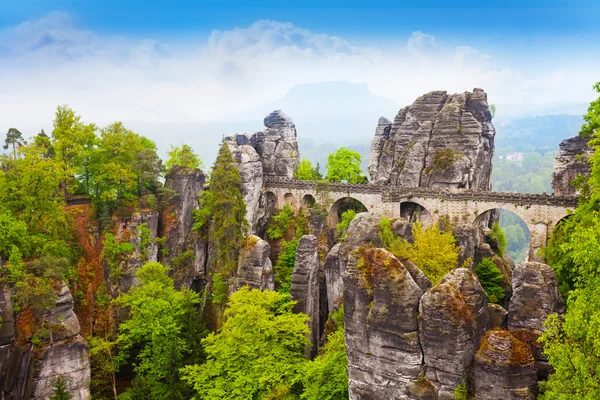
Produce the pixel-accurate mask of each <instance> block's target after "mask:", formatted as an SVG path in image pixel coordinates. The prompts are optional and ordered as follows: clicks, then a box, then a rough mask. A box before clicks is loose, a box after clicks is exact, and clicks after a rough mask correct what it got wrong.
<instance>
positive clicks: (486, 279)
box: [475, 258, 505, 304]
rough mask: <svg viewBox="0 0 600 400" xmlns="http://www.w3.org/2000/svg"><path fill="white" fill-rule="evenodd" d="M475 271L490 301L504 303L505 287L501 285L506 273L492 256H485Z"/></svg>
mask: <svg viewBox="0 0 600 400" xmlns="http://www.w3.org/2000/svg"><path fill="white" fill-rule="evenodd" d="M475 273H476V274H477V277H478V278H479V282H480V283H481V286H482V287H483V290H484V291H485V294H486V296H487V299H488V302H490V303H496V304H502V303H503V302H504V296H505V292H504V288H503V287H502V286H501V283H502V281H503V280H504V275H502V272H500V270H499V269H498V267H497V266H496V264H495V263H494V261H493V260H492V259H491V258H484V259H483V260H481V262H480V263H479V264H477V266H476V267H475Z"/></svg>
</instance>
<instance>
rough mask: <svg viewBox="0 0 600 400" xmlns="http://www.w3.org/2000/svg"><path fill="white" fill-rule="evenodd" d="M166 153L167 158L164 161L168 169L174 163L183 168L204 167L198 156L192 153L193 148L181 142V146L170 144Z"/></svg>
mask: <svg viewBox="0 0 600 400" xmlns="http://www.w3.org/2000/svg"><path fill="white" fill-rule="evenodd" d="M168 154H169V159H168V160H167V162H166V163H165V165H166V166H167V170H168V171H170V170H171V168H173V167H174V166H175V165H179V166H181V167H185V168H199V169H203V168H204V166H203V165H202V161H201V160H200V157H199V156H198V155H197V154H196V153H194V150H193V149H192V148H191V147H190V146H189V145H187V144H182V145H181V146H173V145H171V150H170V151H169V153H168Z"/></svg>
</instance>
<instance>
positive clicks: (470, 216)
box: [263, 177, 578, 260]
mask: <svg viewBox="0 0 600 400" xmlns="http://www.w3.org/2000/svg"><path fill="white" fill-rule="evenodd" d="M263 191H264V193H265V195H266V198H267V201H273V202H275V204H276V205H277V207H279V208H281V207H283V206H284V205H285V204H286V203H287V204H290V205H291V206H292V207H293V208H294V209H298V208H300V207H302V206H306V205H309V204H311V203H314V202H317V203H319V204H321V205H325V206H327V207H328V208H329V215H330V221H329V222H330V224H334V223H335V222H337V214H338V210H339V207H340V204H341V203H342V202H343V200H345V199H348V198H351V199H355V200H358V201H360V202H361V203H362V204H363V205H364V206H365V208H366V209H367V210H368V211H371V212H374V213H376V214H378V215H380V216H385V217H388V218H402V217H405V215H406V214H405V210H408V209H410V208H411V207H412V208H413V209H414V208H415V205H418V206H420V207H422V210H421V213H422V215H421V218H420V219H421V220H422V221H423V223H424V224H425V225H428V224H432V223H434V222H435V221H437V219H438V218H440V217H444V218H445V216H448V217H449V218H450V220H451V221H452V222H454V223H466V224H478V223H479V222H480V221H482V219H483V218H485V215H487V214H486V211H490V210H494V209H502V210H508V211H511V212H513V213H515V214H516V215H518V216H519V217H521V218H522V219H523V221H524V222H525V224H527V227H528V228H529V232H530V238H531V239H530V248H529V259H530V260H536V259H537V257H536V253H537V250H538V249H540V248H541V247H542V246H545V245H546V243H547V242H548V238H549V235H550V234H551V232H552V229H553V228H554V226H556V224H557V223H558V222H559V221H560V220H561V219H563V218H565V217H566V216H568V215H569V210H574V209H575V208H576V207H577V200H578V199H577V197H574V196H569V197H567V196H565V197H557V196H554V195H548V194H545V193H544V194H522V193H507V192H491V191H476V190H469V189H440V188H404V187H395V186H389V185H374V184H344V183H319V182H307V181H301V180H294V179H282V178H273V177H265V178H264V182H263Z"/></svg>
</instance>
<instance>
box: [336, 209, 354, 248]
mask: <svg viewBox="0 0 600 400" xmlns="http://www.w3.org/2000/svg"><path fill="white" fill-rule="evenodd" d="M354 217H356V211H354V210H352V209H350V210H346V211H344V212H343V213H342V218H341V219H340V222H339V223H338V224H337V233H338V236H339V237H340V239H341V240H343V239H344V238H345V237H346V231H347V230H348V227H349V226H350V222H352V220H353V219H354Z"/></svg>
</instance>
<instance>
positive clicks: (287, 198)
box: [283, 192, 297, 210]
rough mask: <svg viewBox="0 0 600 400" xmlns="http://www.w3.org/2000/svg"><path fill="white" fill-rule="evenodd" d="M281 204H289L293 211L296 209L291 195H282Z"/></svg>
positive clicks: (293, 197)
mask: <svg viewBox="0 0 600 400" xmlns="http://www.w3.org/2000/svg"><path fill="white" fill-rule="evenodd" d="M283 204H284V205H285V204H289V205H290V206H291V207H292V208H293V209H294V210H296V208H297V204H296V197H295V196H294V195H293V194H291V193H289V192H288V193H286V194H284V195H283Z"/></svg>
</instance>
